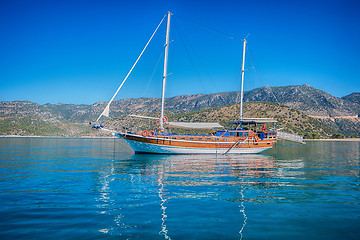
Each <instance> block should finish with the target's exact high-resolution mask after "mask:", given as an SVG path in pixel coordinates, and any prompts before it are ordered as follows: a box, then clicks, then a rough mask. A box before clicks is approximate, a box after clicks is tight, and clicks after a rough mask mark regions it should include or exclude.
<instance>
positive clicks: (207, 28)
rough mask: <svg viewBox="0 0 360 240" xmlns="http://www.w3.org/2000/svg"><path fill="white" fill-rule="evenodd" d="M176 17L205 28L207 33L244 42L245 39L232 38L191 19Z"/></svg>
mask: <svg viewBox="0 0 360 240" xmlns="http://www.w3.org/2000/svg"><path fill="white" fill-rule="evenodd" d="M174 16H177V17H179V18H180V19H182V20H184V21H187V22H189V23H191V24H194V25H197V26H198V27H201V28H203V29H205V30H207V31H209V32H213V33H217V34H219V35H222V36H225V37H227V38H230V39H232V40H240V41H244V39H241V38H237V37H234V36H232V35H230V34H227V33H224V32H220V31H217V30H215V29H212V28H209V27H207V26H205V25H203V24H200V23H197V22H194V21H192V20H190V19H187V18H184V17H182V16H179V15H175V14H174Z"/></svg>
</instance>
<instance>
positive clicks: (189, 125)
mask: <svg viewBox="0 0 360 240" xmlns="http://www.w3.org/2000/svg"><path fill="white" fill-rule="evenodd" d="M165 125H167V126H169V127H174V128H184V129H212V128H223V127H224V126H222V125H220V124H219V123H200V122H199V123H197V122H195V123H194V122H192V123H188V122H166V123H165Z"/></svg>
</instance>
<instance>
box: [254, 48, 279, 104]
mask: <svg viewBox="0 0 360 240" xmlns="http://www.w3.org/2000/svg"><path fill="white" fill-rule="evenodd" d="M248 53H249V58H250V61H251V64H252V66H253V68H254V71H255V75H256V79H257V80H258V82H259V83H260V85H261V82H260V81H261V78H260V77H259V74H258V72H257V70H256V68H255V64H254V61H253V58H252V57H251V55H252V54H251V50H250V48H249V47H248ZM264 82H265V84H266V86H265V88H267V89H269V90H270V93H271V94H272V96H273V97H274V99H275V101H276V103H278V104H280V102H279V101H278V99H277V97H276V96H275V94H274V92H273V90H272V89H271V87H270V86H269V84H268V83H267V82H266V81H264Z"/></svg>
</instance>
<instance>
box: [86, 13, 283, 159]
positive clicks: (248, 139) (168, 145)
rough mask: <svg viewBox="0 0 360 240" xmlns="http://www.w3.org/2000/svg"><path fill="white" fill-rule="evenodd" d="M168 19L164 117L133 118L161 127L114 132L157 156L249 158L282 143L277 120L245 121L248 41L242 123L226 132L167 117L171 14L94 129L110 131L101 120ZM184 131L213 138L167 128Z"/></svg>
mask: <svg viewBox="0 0 360 240" xmlns="http://www.w3.org/2000/svg"><path fill="white" fill-rule="evenodd" d="M165 17H166V18H167V29H166V42H165V55H164V69H163V84H162V98H161V114H160V117H159V118H153V117H147V116H138V115H130V116H133V117H140V118H145V119H152V120H154V121H156V124H157V125H158V128H157V129H153V130H151V129H147V130H143V131H142V132H137V133H133V132H131V131H129V130H127V129H126V130H124V131H123V132H117V131H112V133H113V134H114V135H115V136H117V137H118V138H121V139H123V140H124V141H125V142H126V143H128V144H129V145H130V146H131V148H132V149H133V150H134V151H135V153H157V154H230V153H231V154H244V153H246V154H249V153H260V152H263V151H265V150H268V149H270V148H272V147H273V146H274V144H275V143H276V141H277V139H278V134H277V131H276V130H275V123H276V120H274V119H270V118H244V117H243V96H244V93H243V86H244V74H245V69H244V67H245V49H246V43H247V41H246V40H245V39H244V40H243V56H242V66H241V96H240V116H239V119H238V120H236V121H233V122H231V123H229V124H230V125H232V126H234V127H233V129H226V128H225V127H224V126H221V125H220V124H219V123H187V122H171V121H168V118H167V117H166V116H165V115H164V100H165V87H166V78H167V61H168V51H169V31H170V18H171V13H170V12H167V13H166V15H165V16H164V18H163V19H162V20H161V22H160V24H159V25H158V27H157V28H156V30H155V32H154V33H153V35H152V36H151V38H150V40H149V41H148V42H147V44H146V46H145V48H144V49H143V51H142V52H141V54H140V56H139V57H138V58H137V60H136V61H135V63H134V65H133V66H132V68H131V70H130V71H129V73H128V74H127V76H126V77H125V79H124V80H123V82H122V83H121V85H120V86H119V88H118V89H117V91H116V93H115V94H114V96H113V97H112V99H111V100H110V101H109V103H108V104H107V106H106V107H105V109H104V111H103V112H102V113H101V115H100V116H99V118H98V119H97V121H96V122H97V123H96V124H95V125H94V126H93V127H94V128H98V129H103V130H107V129H105V128H104V127H103V125H101V124H99V119H100V117H101V116H107V117H108V116H109V109H110V104H111V102H112V101H113V100H114V98H115V96H116V95H117V93H118V92H119V90H120V88H121V87H122V86H123V84H124V83H125V81H126V79H127V78H128V76H129V75H130V73H131V72H132V70H133V69H134V67H135V65H136V64H137V62H138V60H139V59H140V57H141V55H142V54H143V52H144V51H145V49H146V48H147V46H148V44H149V42H150V41H151V39H152V37H153V36H154V34H155V33H156V31H157V29H158V28H159V26H160V25H161V23H162V22H163V20H164V19H165ZM271 124H272V125H273V128H272V129H271V130H267V126H269V125H271ZM258 125H260V126H263V127H262V128H261V130H260V131H259V132H257V131H256V129H257V128H258ZM169 127H174V128H184V129H209V130H212V131H211V134H207V135H193V134H176V133H169V132H167V131H166V128H169Z"/></svg>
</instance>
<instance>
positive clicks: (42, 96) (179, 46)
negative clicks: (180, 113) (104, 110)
mask: <svg viewBox="0 0 360 240" xmlns="http://www.w3.org/2000/svg"><path fill="white" fill-rule="evenodd" d="M359 10H360V3H359V1H356V0H355V1H346V0H339V1H332V0H327V1H316V0H313V1H307V0H304V1H296V0H295V1H256V0H255V1H241V0H237V1H236V0H235V1H227V0H223V1H195V0H191V1H188V0H178V1H171V0H168V1H136V0H134V1H91V0H86V1H36V0H32V1H27V0H26V1H17V0H11V1H1V2H0V36H1V37H0V84H1V86H0V100H1V101H12V100H29V101H33V102H37V103H41V104H44V103H60V102H61V103H77V104H80V103H84V104H92V103H94V102H98V101H108V100H109V99H110V98H111V96H112V94H113V93H114V92H115V90H116V88H117V87H118V86H119V84H120V83H121V81H122V79H123V78H124V77H125V75H126V74H127V72H128V70H129V69H130V68H131V66H132V64H133V63H134V61H135V60H136V58H137V56H138V55H139V53H140V51H141V50H142V48H143V47H144V45H145V43H146V42H147V40H148V39H149V37H150V35H151V34H152V32H153V31H154V29H155V27H156V26H157V25H158V23H159V22H160V20H161V19H162V17H163V16H164V15H165V13H166V12H167V11H171V12H172V13H174V15H173V16H172V25H171V34H170V39H171V40H173V42H172V43H171V45H170V50H169V51H170V52H169V58H170V60H169V70H168V72H170V73H172V75H170V76H169V78H168V79H169V80H168V88H167V93H166V95H167V96H168V97H171V96H175V95H182V94H192V93H211V92H217V91H234V90H238V89H239V85H240V83H239V75H238V74H239V71H240V64H241V44H242V42H241V41H239V40H232V39H229V38H226V37H224V35H222V34H220V33H214V32H212V31H209V30H208V29H205V28H203V27H199V26H198V25H196V24H194V23H199V24H202V25H205V26H207V27H208V28H211V29H214V30H217V31H219V32H223V33H227V34H229V35H232V36H235V37H237V38H244V37H246V36H247V35H248V34H250V35H249V37H248V43H249V44H248V46H249V53H250V54H251V57H252V60H253V62H254V64H255V67H256V73H257V75H258V76H259V78H258V77H256V74H255V71H254V70H249V71H247V72H246V84H245V90H251V89H252V88H256V87H260V86H264V85H265V84H268V85H269V86H285V85H299V84H309V85H311V86H313V87H315V88H319V89H321V90H325V91H327V92H329V93H330V94H332V95H335V96H337V97H341V96H344V95H347V94H350V93H352V92H356V91H357V92H359V91H360V78H359V69H360V60H359V59H360V57H359V54H360V14H359ZM189 20H190V21H189ZM164 36H165V24H163V26H162V27H161V28H160V29H159V33H158V34H157V35H156V37H155V38H154V41H153V42H152V43H151V45H150V46H149V51H148V52H146V54H145V55H144V58H143V59H142V60H141V61H140V62H139V65H138V66H137V67H136V68H135V70H134V74H133V75H131V76H130V78H129V80H128V82H127V83H126V84H125V85H124V87H123V89H122V90H121V91H120V93H119V95H118V97H117V99H119V98H129V97H143V96H145V97H160V88H161V72H162V66H163V63H162V59H161V60H160V62H159V64H158V67H157V68H156V71H154V67H155V66H156V63H157V60H158V57H159V55H161V52H162V50H163V45H164V41H165V38H164ZM246 67H247V68H250V67H252V63H251V60H250V58H249V57H248V58H247V59H246ZM152 75H153V79H152V81H151V82H150V83H149V79H150V78H151V76H152ZM259 79H260V80H259Z"/></svg>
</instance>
